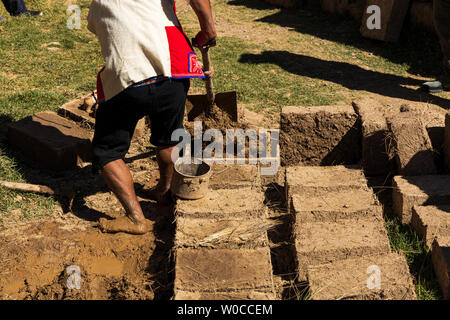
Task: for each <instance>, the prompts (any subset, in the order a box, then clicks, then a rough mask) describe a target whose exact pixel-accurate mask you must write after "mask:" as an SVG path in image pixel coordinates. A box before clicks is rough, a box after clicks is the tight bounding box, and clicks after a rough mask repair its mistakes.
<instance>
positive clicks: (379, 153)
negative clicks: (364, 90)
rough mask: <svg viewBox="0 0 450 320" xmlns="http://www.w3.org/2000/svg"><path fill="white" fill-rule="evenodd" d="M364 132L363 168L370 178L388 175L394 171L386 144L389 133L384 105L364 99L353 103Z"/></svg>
mask: <svg viewBox="0 0 450 320" xmlns="http://www.w3.org/2000/svg"><path fill="white" fill-rule="evenodd" d="M353 107H354V108H355V111H356V112H357V113H358V115H359V117H360V121H361V130H362V166H363V168H364V172H365V174H366V175H368V176H381V175H384V176H386V175H388V174H389V173H390V172H391V171H392V170H393V169H394V167H393V165H392V161H391V160H390V159H389V150H387V149H388V147H387V143H386V138H387V134H388V132H389V129H388V125H387V122H386V118H385V117H384V115H383V105H382V104H380V103H379V102H378V101H376V100H373V99H369V98H364V99H360V100H357V101H353Z"/></svg>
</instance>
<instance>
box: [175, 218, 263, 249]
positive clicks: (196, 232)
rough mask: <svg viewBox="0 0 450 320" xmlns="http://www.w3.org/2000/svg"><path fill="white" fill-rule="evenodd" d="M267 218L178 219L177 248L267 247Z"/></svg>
mask: <svg viewBox="0 0 450 320" xmlns="http://www.w3.org/2000/svg"><path fill="white" fill-rule="evenodd" d="M265 222H266V221H265V220H264V219H258V218H252V219H248V220H242V219H211V218H194V217H177V219H176V225H177V229H176V230H177V231H176V234H175V246H176V247H192V248H198V247H210V248H241V247H251V248H256V247H267V246H268V242H269V240H268V237H267V229H266V228H265V227H264V226H265V225H270V224H269V222H270V221H269V220H267V222H266V223H265Z"/></svg>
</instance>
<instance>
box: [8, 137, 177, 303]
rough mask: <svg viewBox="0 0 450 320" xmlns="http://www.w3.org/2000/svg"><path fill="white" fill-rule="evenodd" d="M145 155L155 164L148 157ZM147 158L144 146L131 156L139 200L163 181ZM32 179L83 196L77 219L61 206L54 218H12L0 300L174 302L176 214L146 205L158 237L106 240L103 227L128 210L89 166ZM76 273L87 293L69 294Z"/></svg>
mask: <svg viewBox="0 0 450 320" xmlns="http://www.w3.org/2000/svg"><path fill="white" fill-rule="evenodd" d="M144 155H147V157H148V156H149V153H148V152H147V153H144ZM147 157H146V156H143V153H142V149H141V146H140V145H139V144H138V143H136V144H135V145H133V146H132V149H131V150H130V153H129V154H128V155H127V159H128V160H127V162H128V165H129V167H130V169H131V170H132V173H133V175H134V178H135V182H136V190H137V191H136V192H137V193H138V195H140V190H141V189H142V186H144V185H145V184H149V185H153V184H156V182H157V178H158V177H159V175H158V174H157V169H156V161H155V160H154V159H153V160H152V158H151V156H150V158H147ZM33 173H34V174H36V175H39V177H40V179H41V181H42V180H47V182H49V184H50V185H52V182H53V183H55V182H54V181H61V180H63V181H66V182H67V186H66V187H69V188H73V189H74V190H76V192H77V194H76V196H75V198H74V200H73V204H72V208H71V211H68V210H67V209H65V207H67V203H65V202H66V201H65V199H59V200H60V202H61V207H59V208H57V211H58V212H57V213H56V214H54V215H52V216H50V217H45V218H42V219H37V220H32V221H25V222H24V221H21V222H19V221H18V220H19V219H14V217H11V218H9V219H8V220H7V221H4V222H3V226H2V227H3V228H2V230H1V231H0V243H1V245H0V247H1V249H0V261H2V264H1V268H0V299H169V298H170V297H171V295H172V292H173V291H172V289H171V283H172V280H171V279H170V272H169V270H170V269H171V262H170V261H171V260H170V254H171V249H172V245H173V237H174V228H173V224H172V221H173V217H172V215H173V209H172V208H171V207H162V206H159V205H157V204H156V203H155V202H152V201H148V200H146V199H144V198H140V202H141V206H142V208H143V210H144V214H145V215H146V217H147V218H148V219H150V220H151V222H152V224H153V228H154V231H153V232H150V233H148V234H146V235H142V236H135V235H128V234H123V233H118V234H104V233H102V232H101V231H100V230H99V229H98V228H97V222H98V219H99V218H101V217H105V218H107V219H112V218H115V217H118V216H121V215H123V214H124V210H123V208H122V207H121V205H120V204H119V202H118V200H117V199H116V198H115V196H114V195H113V194H112V193H110V192H109V191H108V190H107V189H106V186H105V185H104V183H103V182H102V180H101V178H100V177H99V176H95V175H92V173H91V167H90V166H87V167H85V168H83V169H78V170H75V171H73V172H66V173H64V174H63V177H55V176H52V175H48V176H46V174H45V172H41V171H39V170H37V169H36V170H35V171H33ZM68 176H72V177H71V178H72V179H71V178H70V177H68ZM74 176H76V177H77V178H76V179H74ZM44 178H46V179H44ZM24 196H26V195H24ZM64 211H68V212H65V213H64ZM69 266H78V267H79V269H80V276H81V289H80V290H69V289H68V288H67V281H68V277H70V275H71V274H67V272H66V269H67V267H69ZM72 279H73V278H72ZM69 280H70V279H69Z"/></svg>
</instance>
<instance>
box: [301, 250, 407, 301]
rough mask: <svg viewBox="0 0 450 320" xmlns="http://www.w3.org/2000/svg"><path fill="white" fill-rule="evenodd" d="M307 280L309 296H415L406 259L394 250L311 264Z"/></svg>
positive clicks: (391, 297) (334, 297) (389, 298)
mask: <svg viewBox="0 0 450 320" xmlns="http://www.w3.org/2000/svg"><path fill="white" fill-rule="evenodd" d="M378 272H379V276H380V282H379V283H377V282H376V281H375V280H376V276H377V273H378ZM371 277H372V278H371ZM372 280H373V281H372ZM308 281H309V285H310V293H311V299H313V300H341V299H342V300H416V294H415V290H414V285H413V281H412V277H411V274H410V273H409V268H408V265H407V263H406V260H405V258H404V256H402V255H399V254H397V253H390V254H385V255H374V256H363V257H360V258H355V259H346V260H341V261H337V262H333V263H327V264H322V265H317V266H311V267H309V268H308ZM378 284H379V287H378V286H377V285H378ZM372 286H373V287H372Z"/></svg>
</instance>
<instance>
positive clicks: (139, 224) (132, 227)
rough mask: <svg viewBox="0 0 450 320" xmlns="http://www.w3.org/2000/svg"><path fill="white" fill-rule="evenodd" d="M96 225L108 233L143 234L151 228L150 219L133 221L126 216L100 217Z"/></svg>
mask: <svg viewBox="0 0 450 320" xmlns="http://www.w3.org/2000/svg"><path fill="white" fill-rule="evenodd" d="M98 226H99V228H100V230H102V231H103V232H109V233H116V232H126V233H130V234H145V233H147V232H149V231H150V230H152V229H153V228H152V223H151V222H150V220H147V219H144V220H142V221H135V220H133V219H131V218H130V217H128V216H125V217H120V218H117V219H114V220H107V219H105V218H101V219H100V221H99V223H98Z"/></svg>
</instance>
